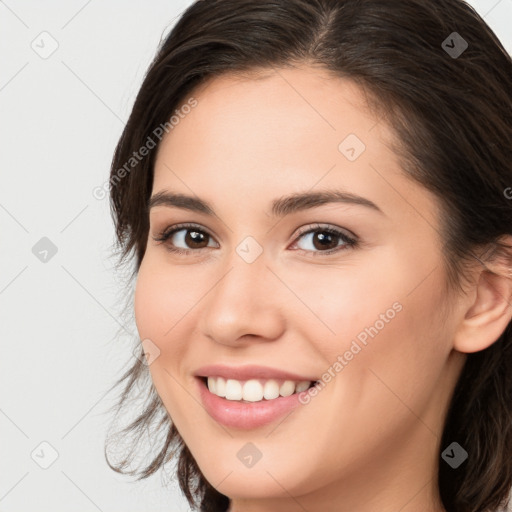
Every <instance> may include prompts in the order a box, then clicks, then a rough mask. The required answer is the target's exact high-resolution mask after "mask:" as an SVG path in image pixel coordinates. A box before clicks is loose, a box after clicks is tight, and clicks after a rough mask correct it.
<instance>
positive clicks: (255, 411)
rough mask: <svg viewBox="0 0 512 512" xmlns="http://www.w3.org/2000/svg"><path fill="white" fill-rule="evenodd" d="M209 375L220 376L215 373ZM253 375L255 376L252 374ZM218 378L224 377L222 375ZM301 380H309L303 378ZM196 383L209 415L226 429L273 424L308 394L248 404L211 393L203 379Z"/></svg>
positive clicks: (199, 378)
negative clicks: (301, 396)
mask: <svg viewBox="0 0 512 512" xmlns="http://www.w3.org/2000/svg"><path fill="white" fill-rule="evenodd" d="M209 374H210V375H216V376H217V375H218V374H217V373H215V372H213V373H209ZM231 375H233V374H231ZM251 375H254V374H253V373H251ZM218 376H219V377H222V375H218ZM244 376H247V374H246V373H244ZM239 378H240V377H239ZM260 378H263V377H260ZM265 378H266V377H265ZM290 380H295V379H290ZM300 380H309V379H302V378H301V379H300ZM196 381H197V383H198V386H199V394H200V396H201V401H202V403H203V405H204V407H205V409H206V411H207V412H208V414H209V415H210V416H211V417H212V418H213V419H214V420H215V421H217V422H218V423H221V424H222V425H225V426H226V427H233V428H240V429H253V428H257V427H261V426H263V425H266V424H269V423H272V422H273V421H275V420H277V419H278V418H281V417H282V416H284V415H286V414H287V413H289V412H291V411H292V410H293V409H295V408H296V407H298V406H299V405H300V401H299V396H300V395H301V394H302V393H306V391H303V392H302V393H294V394H293V395H290V396H286V397H284V396H280V397H278V398H275V399H274V400H262V401H261V402H253V403H246V402H238V401H235V400H227V399H225V398H221V397H219V396H217V395H215V394H213V393H211V392H210V391H209V390H208V387H207V386H206V383H205V382H204V380H203V379H202V378H201V377H197V378H196Z"/></svg>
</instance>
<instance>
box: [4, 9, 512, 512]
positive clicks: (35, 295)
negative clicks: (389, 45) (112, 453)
mask: <svg viewBox="0 0 512 512" xmlns="http://www.w3.org/2000/svg"><path fill="white" fill-rule="evenodd" d="M190 3H191V2H190V1H182V2H180V1H176V0H174V1H162V0H158V1H153V2H151V3H149V2H142V0H138V1H134V0H132V1H126V0H125V1H123V0H109V1H108V2H107V1H101V2H100V1H99V0H89V1H86V0H72V1H66V2H64V1H60V2H59V1H57V0H53V1H46V2H42V1H41V0H31V1H23V2H22V1H19V0H18V1H16V0H6V1H0V34H1V36H0V37H1V39H2V45H1V46H0V58H1V62H2V65H1V73H0V108H1V122H0V129H1V135H0V137H1V141H2V152H1V160H0V166H1V173H2V175H1V183H2V187H1V189H0V233H1V237H2V247H3V250H2V251H1V253H0V265H1V267H0V268H1V271H0V311H1V323H0V329H1V331H0V332H1V340H2V356H1V358H0V372H1V376H2V386H1V388H0V432H1V436H0V461H1V462H0V512H22V511H23V512H27V511H30V512H33V511H36V510H37V511H38V512H46V511H48V512H49V511H51V512H64V511H66V512H69V511H81V512H89V511H91V512H94V511H98V510H99V511H102V512H112V511H116V512H119V511H121V510H122V511H125V512H130V511H140V510H151V511H152V512H158V511H164V510H165V511H176V512H180V511H187V510H188V509H189V507H188V505H187V504H186V501H185V499H184V498H182V497H181V495H180V493H179V491H178V487H177V485H175V486H174V487H171V488H167V489H164V488H163V486H162V480H161V477H162V475H161V474H158V475H156V476H155V477H153V478H150V479H148V480H146V481H143V482H139V483H132V482H130V479H129V478H126V477H122V476H120V475H117V474H116V473H114V472H113V471H112V470H110V468H109V467H108V466H107V465H106V463H105V460H104V456H103V442H104V437H105V434H106V430H107V427H108V425H109V423H110V419H111V417H110V416H109V414H108V410H109V407H110V406H111V405H112V404H113V399H114V398H115V395H114V394H110V395H107V396H105V393H106V391H107V389H108V388H109V386H111V385H112V384H113V382H114V380H116V379H117V378H118V377H120V375H121V372H122V370H123V369H124V368H125V367H126V364H127V363H128V362H129V361H130V359H131V357H133V356H132V355H131V348H132V343H133V339H132V338H131V337H130V332H131V333H132V334H133V335H135V333H136V330H135V326H134V324H133V323H130V322H128V321H125V320H124V319H123V318H122V317H121V316H120V312H121V307H122V305H123V296H122V294H123V282H122V279H121V277H122V276H119V275H116V274H115V272H114V269H113V265H114V262H115V260H114V259H113V258H112V257H111V256H110V255H111V247H112V245H111V244H112V242H113V225H112V222H111V219H110V213H109V206H108V199H107V198H104V199H97V198H95V197H94V196H93V193H92V191H93V189H94V188H95V187H101V186H102V185H103V184H104V183H105V182H106V181H107V180H108V171H109V164H110V161H111V158H112V153H113V150H114V147H115V144H116V143H117V140H118V138H119V136H120V134H121V130H122V128H123V125H124V122H125V120H126V119H127V117H128V114H129V112H130V108H131V106H132V104H133V101H134V98H135V95H136V92H137V90H138V88H139V86H140V84H141V81H142V78H143V75H144V72H145V70H146V68H147V66H148V65H149V63H150V61H151V59H152V57H153V56H154V53H155V51H156V48H157V46H158V44H159V42H160V40H161V38H162V37H163V36H164V35H165V34H166V33H167V32H168V29H169V28H170V26H171V25H172V24H174V22H175V20H176V18H177V17H178V16H179V14H180V13H181V12H182V11H183V10H184V9H185V8H186V7H187V6H188V5H190ZM469 3H470V4H471V5H473V6H474V7H475V8H476V9H477V11H478V12H479V13H480V14H481V15H482V16H483V17H484V19H485V20H486V21H487V23H488V24H489V25H490V26H491V28H492V29H493V30H494V31H495V32H496V34H497V35H498V37H499V38H500V39H501V40H502V42H503V43H504V45H505V47H506V48H507V50H508V51H509V52H512V30H511V27H512V0H478V1H471V2H469ZM45 31H46V32H48V33H49V34H50V35H51V36H48V35H40V34H41V33H42V32H45ZM447 35H448V34H447ZM440 43H441V42H440ZM56 44H58V48H57V49H56V51H55V52H54V53H53V54H52V55H50V56H48V57H47V58H42V57H41V56H40V54H42V55H43V56H44V57H46V55H45V54H44V52H49V51H50V50H51V49H52V45H56ZM32 46H34V47H35V49H36V50H37V51H38V52H39V54H38V53H37V52H36V51H35V49H33V48H32ZM42 237H47V238H49V239H50V240H51V241H52V243H53V244H55V246H56V247H57V253H56V254H55V255H54V256H53V257H51V252H50V253H49V254H48V256H46V257H47V260H48V261H46V262H42V261H40V260H39V259H38V258H37V257H36V256H35V255H34V254H33V252H32V248H33V246H34V245H35V244H36V243H37V242H38V241H39V240H40V239H41V238H42ZM40 257H44V253H41V254H40ZM120 324H122V325H124V326H125V328H126V330H127V332H126V333H125V335H124V336H122V337H120V338H116V337H115V335H116V332H117V331H118V329H119V328H120ZM44 441H46V442H48V443H50V444H51V445H52V446H53V447H54V448H55V450H56V451H57V452H58V458H57V459H56V461H55V462H54V463H53V464H52V465H51V466H50V467H49V468H48V469H42V468H41V467H40V466H39V465H38V464H37V463H36V462H35V460H37V461H38V462H40V463H44V462H45V461H46V462H50V461H51V459H50V457H51V450H50V449H48V448H47V447H45V446H44V445H43V446H40V443H41V442H44ZM34 450H35V452H34V455H33V457H34V459H33V458H31V454H32V453H33V451H34Z"/></svg>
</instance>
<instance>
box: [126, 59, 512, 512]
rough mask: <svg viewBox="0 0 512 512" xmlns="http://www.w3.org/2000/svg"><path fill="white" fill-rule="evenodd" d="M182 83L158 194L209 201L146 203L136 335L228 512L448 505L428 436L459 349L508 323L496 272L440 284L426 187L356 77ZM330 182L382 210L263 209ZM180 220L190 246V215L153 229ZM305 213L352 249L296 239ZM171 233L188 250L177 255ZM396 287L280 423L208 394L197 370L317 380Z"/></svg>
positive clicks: (384, 511) (436, 437) (313, 71)
mask: <svg viewBox="0 0 512 512" xmlns="http://www.w3.org/2000/svg"><path fill="white" fill-rule="evenodd" d="M193 96H194V98H196V99H197V101H198V105H197V107H195V108H194V109H192V111H191V112H190V113H189V114H188V115H186V116H185V117H184V118H183V119H181V120H180V122H179V124H178V125H176V126H175V127H174V128H173V130H171V131H170V132H169V133H168V134H167V135H166V136H165V137H164V139H163V140H162V142H161V144H160V147H159V149H158V154H157V159H156V163H155V170H154V184H153V190H152V195H155V194H156V193H158V192H162V191H173V192H179V193H183V194H187V195H192V196H197V197H199V198H201V199H203V200H205V201H208V202H209V203H210V204H211V205H212V206H213V208H214V210H215V214H216V216H208V215H205V214H203V213H197V212H191V211H187V210H185V209H181V208H177V207H170V206H165V205H161V206H155V207H153V208H152V209H151V211H150V231H149V236H148V245H147V250H146V253H145V256H144V258H143V261H142V264H141V267H140V270H139V273H138V278H137V285H136V292H135V316H136V322H137V328H138V331H139V334H140V337H141V339H150V340H151V342H152V343H153V344H154V345H155V346H157V347H158V349H159V350H160V354H159V356H158V357H157V358H156V359H155V360H154V362H153V363H152V364H151V365H150V372H151V377H152V379H153V382H154V385H155V387H156V389H157V391H158V393H159V395H160V397H161V398H162V400H163V403H164V405H165V407H166V409H167V411H168V413H169V415H170V417H171V418H172V420H173V422H174V424H175V425H176V427H177V429H178V431H179V432H180V434H181V436H182V437H183V439H184V441H185V443H186V445H187V446H188V448H189V449H190V451H191V453H192V455H193V456H194V458H195V460H196V461H197V464H198V465H199V467H200V469H201V471H202V473H203V475H204V476H205V478H206V479H207V480H208V481H209V482H210V483H211V484H212V485H213V486H215V487H216V488H217V489H218V490H219V491H220V492H221V493H223V494H225V495H227V496H229V497H230V498H231V500H232V503H231V509H230V510H231V511H235V512H263V511H275V512H278V511H286V512H294V511H304V510H307V511H309V512H314V511H322V512H325V511H327V512H329V511H336V512H349V511H350V512H352V511H354V510H357V511H358V512H369V511H372V512H373V511H375V510H379V511H380V512H388V511H389V512H391V511H393V512H396V511H397V510H400V511H401V512H413V511H414V512H418V511H435V512H441V511H444V510H445V509H444V508H443V506H442V505H441V502H440V498H439V493H438V489H437V471H438V460H437V453H438V452H437V450H438V449H439V447H440V438H441V434H442V429H443V424H444V419H445V415H446V411H447V407H448V403H449V399H450V398H451V395H452V392H453V389H454V386H455V383H456V381H457V379H458V377H459V374H460V371H461V369H462V366H463V363H464V361H465V359H466V355H465V354H464V352H474V351H477V350H482V349H484V348H486V347H487V346H489V345H490V344H492V343H493V342H494V341H495V340H496V339H497V337H498V336H499V334H500V333H501V332H502V331H503V330H504V328H505V326H506V324H507V322H508V321H510V316H511V315H512V313H511V312H510V309H511V308H507V307H505V306H504V304H505V303H504V302H503V301H500V300H499V298H498V295H500V296H502V297H509V296H510V295H509V292H510V287H509V285H508V284H507V285H505V284H504V283H505V280H501V281H499V280H496V281H492V280H490V279H482V278H481V270H478V269H477V270H476V271H475V274H474V282H475V285H474V287H472V288H470V289H469V290H468V292H467V293H466V294H458V295H456V294H455V293H448V292H447V291H446V289H445V285H446V282H447V277H446V272H445V268H444V266H443V258H442V254H441V240H440V235H439V225H440V224H439V218H438V215H439V202H438V199H437V198H436V197H435V196H433V195H432V194H430V193H429V192H428V191H427V190H425V189H424V188H422V187H421V186H420V185H418V184H416V183H414V182H412V181H411V180H410V179H409V178H408V177H407V176H406V175H405V174H404V173H403V172H402V170H401V168H400V163H399V161H398V159H397V157H396V155H395V154H394V153H393V152H392V151H391V149H390V144H389V142H390V141H391V140H392V137H393V135H392V133H391V131H390V129H389V127H388V126H387V125H386V123H385V122H384V121H380V122H379V120H378V119H377V118H376V117H375V116H374V115H373V114H372V113H371V112H370V111H369V109H368V108H367V107H366V104H365V97H364V94H363V92H362V91H361V90H360V89H359V88H358V87H357V86H356V85H355V84H354V83H352V82H350V81H348V80H346V79H339V78H333V76H332V75H329V74H327V73H326V72H324V71H322V70H319V69H318V68H312V67H310V66H308V65H304V66H302V67H296V68H286V69H278V70H270V71H269V70H266V71H265V73H264V74H261V75H256V74H254V75H252V76H245V77H240V76H238V77H236V76H233V75H224V76H222V77H218V78H215V79H214V80H212V81H210V82H208V83H207V84H206V85H202V86H200V87H199V88H198V89H196V90H195V91H194V93H193ZM348 134H356V135H357V137H358V138H359V139H360V140H361V141H363V142H364V144H365V146H366V150H365V151H364V152H363V153H362V154H361V155H360V156H359V157H358V158H357V159H356V160H355V161H353V162H351V161H349V160H348V159H347V158H346V157H345V156H344V155H343V154H342V153H341V152H340V151H339V149H338V145H339V144H340V142H341V141H342V140H343V139H345V137H346V136H347V135H348ZM334 189H337V190H339V189H343V190H346V191H350V192H352V193H354V194H357V195H360V196H362V197H364V198H367V199H369V200H371V201H373V202H374V203H375V204H376V205H378V207H379V208H380V209H381V210H382V212H383V213H382V214H380V213H379V212H377V211H374V210H373V209H371V208H368V207H365V206H361V205H353V204H343V203H329V204H324V205H321V206H318V207H315V208H309V209H306V210H303V211H300V212H295V213H291V214H289V215H286V216H284V217H282V218H278V217H273V216H272V215H271V212H270V206H271V202H272V201H273V200H274V199H276V198H279V197H281V196H286V195H289V194H290V193H292V192H306V191H319V190H334ZM181 222H191V223H195V224H199V226H200V227H202V229H203V231H204V232H206V233H207V234H206V235H205V238H204V241H203V244H202V245H199V247H203V248H194V247H198V246H197V245H196V246H191V245H188V246H187V245H186V244H185V242H184V235H186V234H190V231H186V230H185V231H180V232H179V233H176V234H175V235H174V237H172V238H171V239H169V240H167V242H165V243H161V242H157V241H155V240H154V237H157V236H158V235H159V234H160V232H162V231H164V230H166V229H167V228H168V227H170V226H172V225H174V224H178V223H181ZM316 223H321V224H322V226H323V227H324V226H325V225H328V226H331V227H335V228H338V229H339V230H341V231H343V230H348V231H347V233H348V234H354V235H356V236H357V239H358V240H359V243H360V245H359V246H357V247H353V248H351V247H347V248H346V249H343V247H344V242H343V240H342V239H339V238H337V237H334V240H333V243H332V245H330V246H329V247H328V248H331V247H336V246H338V248H340V249H341V250H340V251H339V252H337V253H333V254H329V255H325V254H323V253H322V251H323V250H324V251H325V249H322V248H321V246H319V245H318V244H317V245H315V244H314V241H313V235H314V234H315V233H319V232H322V229H319V230H317V231H315V232H314V233H313V234H306V235H302V237H301V238H298V235H299V233H298V230H299V228H311V229H316V226H315V224H316ZM192 231H194V229H192ZM208 235H211V236H208ZM247 236H251V237H253V238H254V239H255V240H256V241H257V243H258V244H259V246H260V247H261V249H262V250H263V252H262V254H261V255H260V256H259V257H258V258H257V259H256V260H255V261H254V262H252V263H247V262H246V261H245V260H244V259H242V258H241V257H240V256H239V255H238V253H237V252H236V248H237V246H238V245H239V244H240V243H241V242H242V241H243V240H244V239H245V238H246V237H247ZM189 241H190V240H189ZM173 243H174V246H177V247H178V248H182V249H186V248H189V249H190V248H191V247H192V249H191V250H193V251H195V252H194V253H193V254H188V255H180V254H174V253H172V252H170V251H169V249H168V247H170V246H172V245H173ZM184 244H185V245H184ZM301 249H302V250H301ZM500 286H501V288H500ZM505 286H507V287H506V288H505ZM496 290H498V291H499V292H500V293H498V294H497V292H496ZM395 302H399V303H400V305H401V306H402V310H401V311H400V312H398V313H396V315H395V316H394V318H393V319H392V320H390V321H389V322H387V323H386V324H385V326H384V328H382V329H381V330H379V332H378V334H377V335H376V336H375V337H374V338H373V339H372V338H369V341H368V344H367V345H366V346H364V347H363V348H362V350H361V351H360V352H359V353H357V355H356V356H354V358H353V359H352V360H351V361H349V362H348V364H347V365H346V366H345V367H344V368H343V369H342V371H340V372H339V373H337V374H336V376H335V377H334V378H332V379H331V380H330V382H328V383H327V384H326V385H325V387H324V389H322V391H321V392H319V393H318V395H317V396H316V397H314V398H312V399H311V401H310V403H308V404H307V405H303V406H300V407H299V408H297V409H296V410H294V411H293V412H292V413H291V414H290V415H289V416H287V417H286V418H285V419H284V420H283V419H281V420H278V421H277V422H274V423H272V424H270V425H267V426H264V427H261V428H258V429H253V430H241V429H234V428H226V427H223V426H221V425H219V424H218V423H216V422H215V421H214V420H213V419H212V418H211V417H210V416H209V415H208V414H207V412H206V410H205V409H204V408H203V406H202V404H201V402H200V398H199V395H198V392H197V387H196V382H195V380H194V377H193V375H192V374H193V372H194V371H195V370H196V369H197V368H199V367H200V366H203V365H205V364H210V363H223V364H228V365H245V364H259V365H263V366H271V367H279V368H283V369H285V370H288V371H292V372H295V373H298V374H305V375H318V377H319V379H320V378H321V376H322V374H324V372H326V371H327V369H328V368H329V367H332V365H333V364H334V363H335V362H336V360H337V357H338V356H339V355H343V354H344V353H345V352H346V351H347V350H348V349H349V348H350V346H351V343H352V341H353V340H354V339H356V337H357V335H358V334H359V333H361V331H364V329H365V327H369V326H372V325H374V324H375V322H376V321H377V320H378V319H379V318H380V315H381V314H385V312H386V311H387V310H389V309H390V308H392V305H393V303H395ZM447 311H449V312H450V314H447ZM507 319H508V320H507ZM495 336H496V337H495ZM248 442H252V443H253V444H255V445H256V446H257V448H258V449H259V450H260V452H261V453H262V457H261V459H260V460H259V461H258V463H256V464H255V465H254V466H252V467H251V468H248V467H245V466H244V465H243V464H242V463H241V462H240V460H239V459H238V458H237V452H238V451H239V450H240V449H241V448H242V447H243V446H244V445H245V444H246V443H248ZM444 448H445V447H443V449H444ZM466 449H468V450H469V448H468V447H466ZM441 463H444V462H443V461H441Z"/></svg>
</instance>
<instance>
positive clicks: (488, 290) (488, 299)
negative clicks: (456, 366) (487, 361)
mask: <svg viewBox="0 0 512 512" xmlns="http://www.w3.org/2000/svg"><path fill="white" fill-rule="evenodd" d="M475 286H476V290H475V291H474V292H476V293H473V294H472V296H473V297H475V299H474V301H473V303H472V304H470V306H469V308H468V310H467V311H466V313H465V316H464V318H463V319H462V321H461V323H460V325H459V327H458V329H457V332H456V334H455V337H454V341H453V343H454V348H455V349H456V350H458V351H460V352H466V353H472V352H479V351H480V350H484V349H486V348H487V347H489V346H491V345H492V344H493V343H494V342H496V341H497V340H498V339H499V337H500V336H501V335H502V333H503V332H504V331H505V329H506V327H507V325H508V324H509V323H510V322H511V320H512V277H511V276H510V271H509V270H508V271H507V270H505V272H503V273H501V274H497V273H492V272H489V271H488V270H482V271H481V272H480V277H479V280H478V284H477V285H475Z"/></svg>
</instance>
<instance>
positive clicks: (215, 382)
mask: <svg viewBox="0 0 512 512" xmlns="http://www.w3.org/2000/svg"><path fill="white" fill-rule="evenodd" d="M198 379H199V380H201V382H202V383H203V384H204V386H205V387H206V388H207V389H208V391H209V392H210V393H212V394H213V395H216V396H217V397H219V398H224V399H225V400H229V401H233V402H240V403H246V404H249V403H256V402H269V401H272V400H276V399H278V398H281V397H288V396H291V395H297V394H299V393H302V392H303V391H307V390H308V389H310V388H312V387H313V386H315V385H316V384H317V383H319V381H318V380H316V381H311V380H301V381H295V380H285V379H249V380H238V379H229V378H224V377H217V376H208V377H198Z"/></svg>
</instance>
